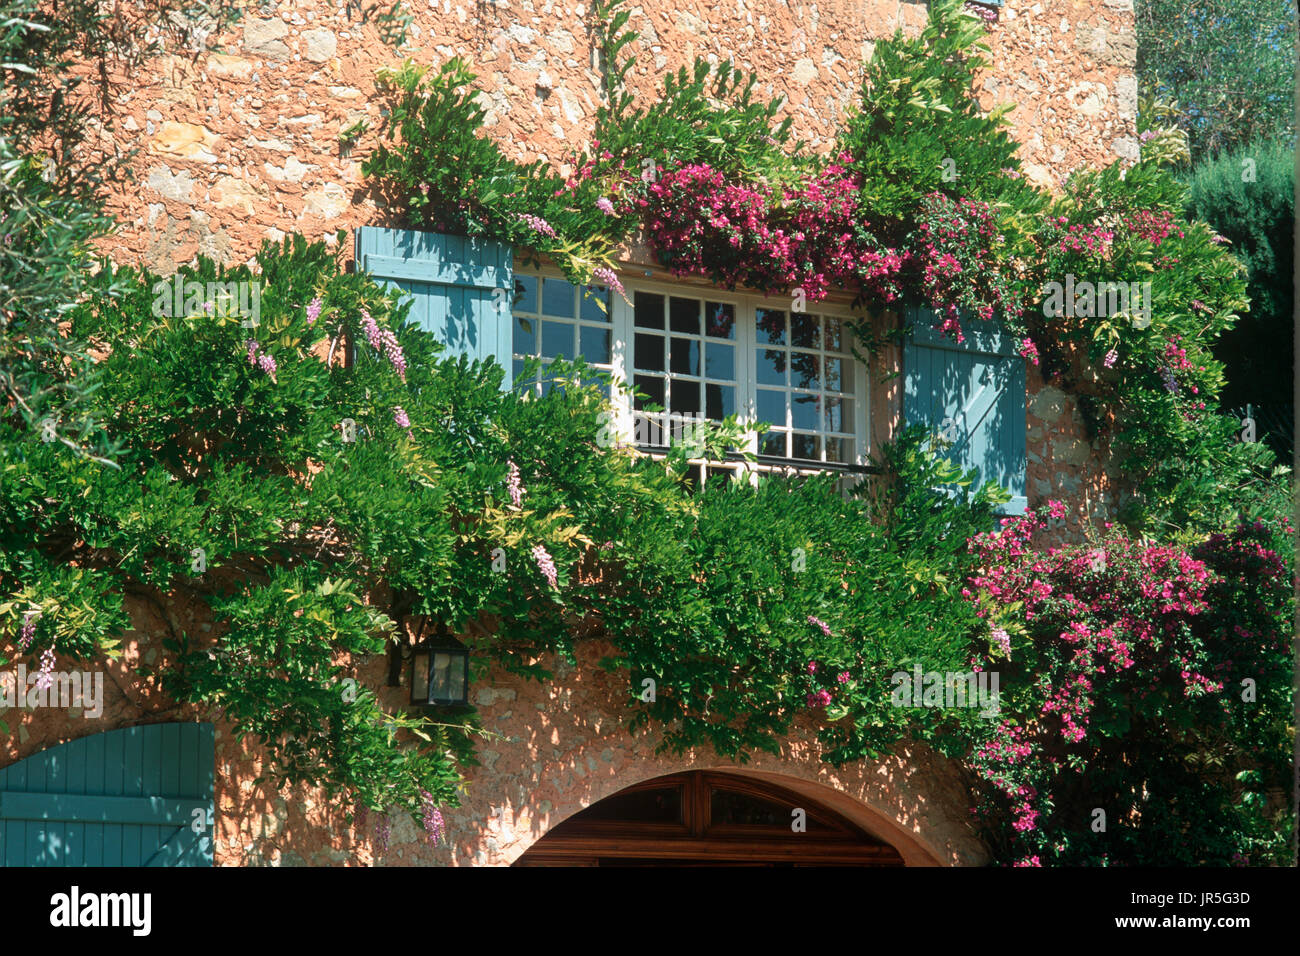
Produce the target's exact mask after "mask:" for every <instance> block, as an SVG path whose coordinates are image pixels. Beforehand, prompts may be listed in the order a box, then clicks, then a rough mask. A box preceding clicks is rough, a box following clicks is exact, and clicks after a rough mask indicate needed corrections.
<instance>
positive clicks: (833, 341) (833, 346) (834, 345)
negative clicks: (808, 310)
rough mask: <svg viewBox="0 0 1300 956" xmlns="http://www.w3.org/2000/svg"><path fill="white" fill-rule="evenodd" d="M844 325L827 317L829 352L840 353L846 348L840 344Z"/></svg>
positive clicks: (827, 345) (827, 346) (827, 344)
mask: <svg viewBox="0 0 1300 956" xmlns="http://www.w3.org/2000/svg"><path fill="white" fill-rule="evenodd" d="M842 325H843V323H841V322H840V320H839V319H832V318H831V317H830V316H827V317H826V348H827V350H828V351H832V352H838V351H840V350H842V349H843V348H844V346H843V345H841V344H840V337H841V332H840V330H841V326H842Z"/></svg>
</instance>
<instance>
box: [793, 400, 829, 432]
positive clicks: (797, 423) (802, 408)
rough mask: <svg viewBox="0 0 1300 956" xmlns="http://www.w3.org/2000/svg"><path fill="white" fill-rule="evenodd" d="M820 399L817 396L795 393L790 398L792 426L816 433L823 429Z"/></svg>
mask: <svg viewBox="0 0 1300 956" xmlns="http://www.w3.org/2000/svg"><path fill="white" fill-rule="evenodd" d="M820 404H821V402H820V398H819V396H817V395H801V394H799V393H797V392H796V393H795V394H794V395H791V396H790V424H792V425H793V426H794V427H795V428H806V429H808V430H809V431H814V430H816V429H818V428H820V427H821V415H820V414H819V406H820Z"/></svg>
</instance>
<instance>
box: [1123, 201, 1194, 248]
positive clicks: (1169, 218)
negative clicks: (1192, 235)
mask: <svg viewBox="0 0 1300 956" xmlns="http://www.w3.org/2000/svg"><path fill="white" fill-rule="evenodd" d="M1124 225H1125V226H1126V227H1127V228H1128V231H1129V232H1131V233H1132V234H1133V235H1135V236H1137V237H1138V238H1139V239H1145V240H1146V241H1147V242H1150V243H1152V244H1153V245H1155V246H1157V247H1159V245H1160V243H1162V242H1164V241H1165V240H1166V239H1167V238H1169V236H1170V235H1171V234H1177V236H1178V238H1179V239H1181V238H1183V230H1182V229H1181V228H1179V227H1178V226H1177V225H1175V224H1174V214H1173V213H1172V212H1170V211H1168V210H1165V209H1139V210H1138V211H1137V212H1135V213H1133V214H1132V215H1130V216H1129V217H1128V218H1127V219H1126V220H1125V222H1124Z"/></svg>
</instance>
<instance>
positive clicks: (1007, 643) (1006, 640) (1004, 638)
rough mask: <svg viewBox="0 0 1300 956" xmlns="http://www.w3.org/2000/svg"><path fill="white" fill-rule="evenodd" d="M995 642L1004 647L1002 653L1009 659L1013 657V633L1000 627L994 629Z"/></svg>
mask: <svg viewBox="0 0 1300 956" xmlns="http://www.w3.org/2000/svg"><path fill="white" fill-rule="evenodd" d="M992 637H993V643H994V644H996V645H997V646H998V647H1000V648H1001V649H1002V653H1003V654H1005V655H1006V656H1007V658H1008V659H1009V658H1010V657H1011V635H1010V634H1008V633H1007V632H1006V631H1004V630H1003V629H1002V628H1000V627H995V628H994V629H993V634H992Z"/></svg>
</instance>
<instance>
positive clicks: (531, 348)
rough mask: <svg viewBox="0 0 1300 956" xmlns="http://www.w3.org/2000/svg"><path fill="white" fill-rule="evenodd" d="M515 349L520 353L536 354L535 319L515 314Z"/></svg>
mask: <svg viewBox="0 0 1300 956" xmlns="http://www.w3.org/2000/svg"><path fill="white" fill-rule="evenodd" d="M515 351H516V352H517V353H519V354H520V355H536V354H537V320H536V319H530V318H528V317H527V316H524V315H516V316H515Z"/></svg>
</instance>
